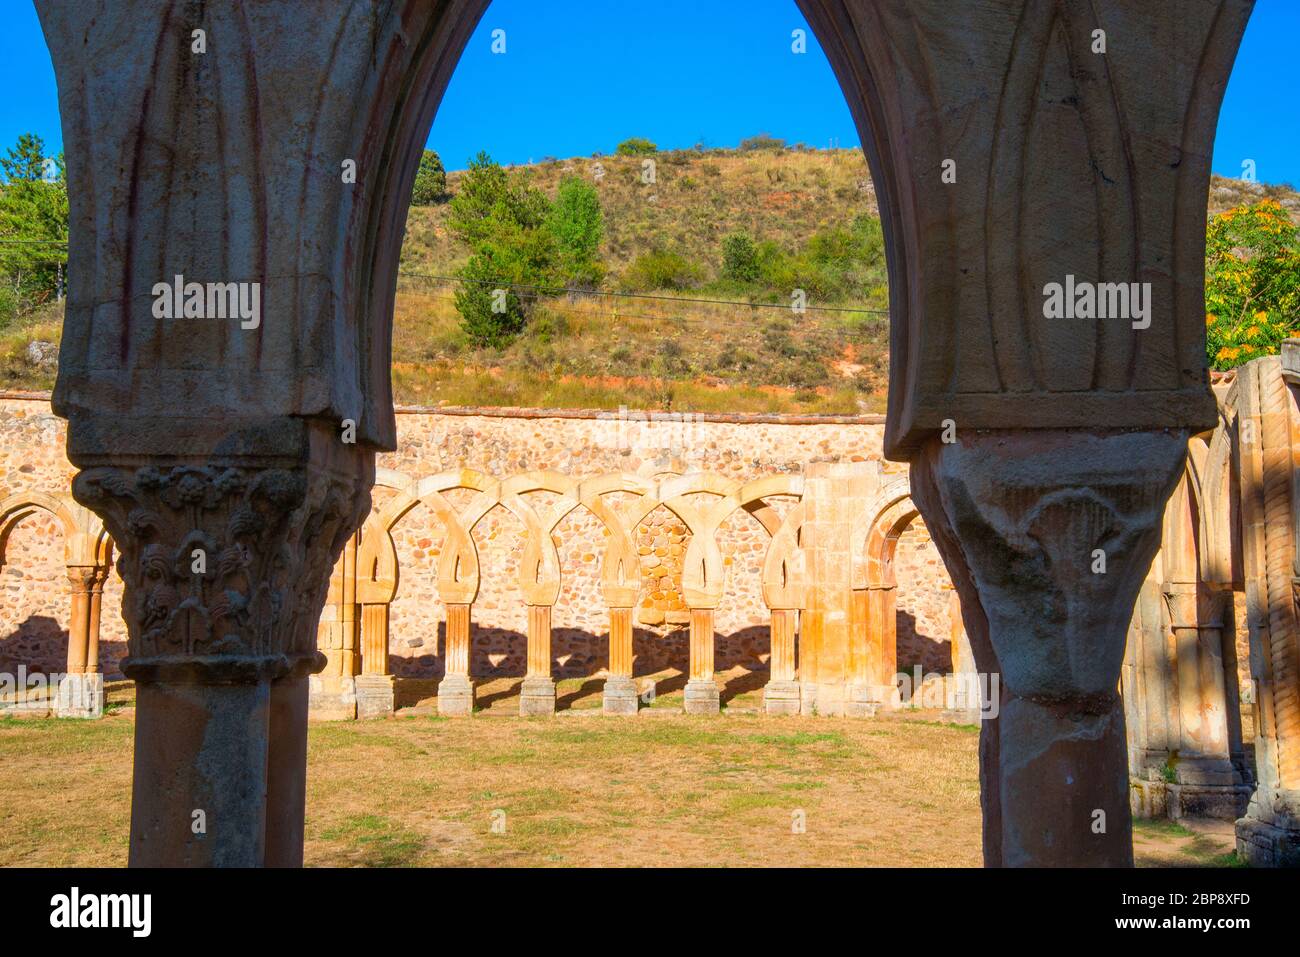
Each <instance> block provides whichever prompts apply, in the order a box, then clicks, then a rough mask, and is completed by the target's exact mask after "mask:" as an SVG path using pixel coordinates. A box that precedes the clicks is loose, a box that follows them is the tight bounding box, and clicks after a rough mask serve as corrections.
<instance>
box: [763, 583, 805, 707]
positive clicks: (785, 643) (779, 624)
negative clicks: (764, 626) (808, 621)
mask: <svg viewBox="0 0 1300 957" xmlns="http://www.w3.org/2000/svg"><path fill="white" fill-rule="evenodd" d="M798 630H799V611H798V609H795V608H773V609H772V626H771V635H772V653H771V657H770V658H769V659H768V667H769V669H770V670H771V677H770V678H768V682H767V686H766V687H765V688H764V689H763V710H764V711H766V712H767V713H768V714H798V713H799V698H800V696H799V681H798V680H797V677H796V671H795V636H796V634H797V633H798Z"/></svg>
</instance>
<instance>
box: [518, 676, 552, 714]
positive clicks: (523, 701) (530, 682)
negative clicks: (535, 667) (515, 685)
mask: <svg viewBox="0 0 1300 957" xmlns="http://www.w3.org/2000/svg"><path fill="white" fill-rule="evenodd" d="M519 713H520V714H521V715H522V716H524V717H528V716H529V715H539V714H555V682H554V681H552V680H551V679H550V678H525V679H524V683H523V684H522V685H521V686H520V688H519Z"/></svg>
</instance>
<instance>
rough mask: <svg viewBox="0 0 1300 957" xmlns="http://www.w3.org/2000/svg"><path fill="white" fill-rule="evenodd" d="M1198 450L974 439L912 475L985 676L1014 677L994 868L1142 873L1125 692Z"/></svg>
mask: <svg viewBox="0 0 1300 957" xmlns="http://www.w3.org/2000/svg"><path fill="white" fill-rule="evenodd" d="M1186 449H1187V433H1186V432H1179V431H1177V430H1172V429H1171V430H1168V431H1147V432H1128V433H1098V432H1073V431H1066V430H1042V431H1038V432H1035V433H1033V434H1024V433H1014V432H973V433H968V434H965V435H960V434H959V435H958V437H957V441H955V442H952V443H945V442H942V441H940V440H938V439H936V440H934V441H932V442H930V443H928V444H927V445H926V446H925V448H924V449H923V450H922V454H921V455H920V456H919V457H918V459H916V460H914V462H913V467H912V475H911V478H912V490H913V499H914V501H915V502H916V504H917V505H918V507H919V508H920V510H921V514H922V515H923V516H924V518H925V522H926V525H927V527H928V528H929V529H930V531H931V534H932V536H933V538H934V541H935V544H936V545H937V546H938V547H939V549H940V552H941V554H942V555H943V558H944V562H945V564H946V565H947V567H948V571H949V573H950V575H951V576H952V579H953V584H954V585H955V587H956V588H957V591H958V592H959V594H960V595H961V601H962V611H963V616H962V617H963V620H964V621H965V624H966V629H967V631H968V633H969V635H970V640H971V647H972V650H973V651H974V655H975V660H976V663H977V665H978V667H979V670H980V671H981V672H984V673H986V674H988V673H993V672H996V673H998V674H1000V676H1001V688H1000V695H999V701H998V711H997V714H996V717H993V714H992V713H990V718H991V720H985V721H984V722H982V725H981V737H980V778H981V783H982V786H983V808H984V855H985V861H986V863H988V864H989V865H993V866H1001V865H1007V866H1059V865H1072V866H1078V865H1094V866H1131V865H1132V862H1133V845H1132V834H1131V823H1130V815H1129V804H1128V772H1127V755H1126V749H1125V735H1124V713H1123V709H1122V705H1121V701H1120V697H1119V694H1118V693H1117V688H1118V685H1119V678H1120V669H1121V665H1122V662H1123V658H1124V643H1125V636H1126V631H1127V627H1128V622H1129V618H1130V616H1131V614H1132V609H1133V601H1134V598H1135V597H1136V595H1137V591H1138V588H1139V586H1140V584H1141V582H1142V579H1143V577H1144V576H1145V574H1146V570H1147V568H1148V567H1149V566H1150V564H1151V559H1152V556H1153V555H1154V554H1155V551H1156V548H1157V547H1158V545H1159V538H1160V519H1161V515H1162V513H1163V510H1164V504H1165V501H1166V499H1167V498H1168V496H1169V494H1170V492H1171V491H1172V490H1173V487H1174V485H1175V484H1176V482H1177V479H1178V476H1179V475H1180V473H1181V470H1182V468H1183V460H1184V457H1185V455H1186ZM1099 557H1104V562H1105V564H1104V565H1099V564H1098V560H1099ZM1099 568H1104V572H1100V571H1098V569H1099Z"/></svg>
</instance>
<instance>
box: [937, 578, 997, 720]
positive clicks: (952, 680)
mask: <svg viewBox="0 0 1300 957" xmlns="http://www.w3.org/2000/svg"><path fill="white" fill-rule="evenodd" d="M948 622H949V630H948V635H949V647H950V648H951V649H952V674H951V675H950V676H949V681H948V686H949V690H948V695H947V697H948V700H947V701H946V702H945V710H944V714H943V717H944V719H945V720H948V721H955V722H957V723H958V724H976V723H978V721H979V720H980V714H981V701H982V691H981V684H982V681H981V678H980V675H979V669H978V668H976V667H975V653H974V652H973V651H971V647H970V638H968V637H967V635H966V625H965V623H964V622H963V621H962V618H961V596H960V595H958V594H957V590H956V589H955V588H954V589H952V590H950V591H949V592H948ZM989 687H990V688H991V685H989Z"/></svg>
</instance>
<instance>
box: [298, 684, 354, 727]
mask: <svg viewBox="0 0 1300 957" xmlns="http://www.w3.org/2000/svg"><path fill="white" fill-rule="evenodd" d="M356 716H357V687H356V679H355V678H353V677H352V676H350V675H349V676H348V677H346V678H345V677H342V676H340V675H311V676H310V677H309V678H308V679H307V717H309V718H314V719H315V720H317V721H352V720H354V719H355V718H356Z"/></svg>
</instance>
